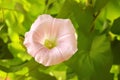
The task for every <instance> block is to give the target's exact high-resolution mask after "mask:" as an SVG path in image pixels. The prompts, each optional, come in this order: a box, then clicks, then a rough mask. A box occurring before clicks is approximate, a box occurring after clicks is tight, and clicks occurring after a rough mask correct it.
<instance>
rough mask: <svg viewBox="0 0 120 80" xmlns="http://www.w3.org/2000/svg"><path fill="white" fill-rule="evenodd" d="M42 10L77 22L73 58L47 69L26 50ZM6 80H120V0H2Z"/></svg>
mask: <svg viewBox="0 0 120 80" xmlns="http://www.w3.org/2000/svg"><path fill="white" fill-rule="evenodd" d="M41 14H50V15H52V16H53V17H56V18H69V19H71V20H72V23H73V25H74V27H75V29H76V33H77V35H78V51H77V53H76V54H75V55H74V56H73V57H72V58H70V59H69V60H68V61H65V62H63V63H61V64H58V65H54V66H50V67H45V66H43V65H41V64H38V63H37V62H35V61H34V59H33V58H32V57H31V56H30V55H28V53H27V52H26V49H25V47H24V46H23V41H24V34H25V32H27V31H28V30H29V29H30V27H31V25H32V23H33V22H34V21H35V19H36V18H37V17H38V16H39V15H41ZM0 80H120V0H0Z"/></svg>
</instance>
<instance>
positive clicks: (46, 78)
mask: <svg viewBox="0 0 120 80" xmlns="http://www.w3.org/2000/svg"><path fill="white" fill-rule="evenodd" d="M29 76H32V77H33V78H35V79H36V80H38V79H39V80H57V79H56V78H55V77H54V76H51V75H49V74H45V73H43V72H40V71H39V70H38V69H34V70H32V71H31V72H30V73H29Z"/></svg>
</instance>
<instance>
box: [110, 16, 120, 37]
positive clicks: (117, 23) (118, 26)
mask: <svg viewBox="0 0 120 80" xmlns="http://www.w3.org/2000/svg"><path fill="white" fill-rule="evenodd" d="M111 32H112V33H114V34H118V35H120V17H118V18H117V19H115V20H114V22H113V25H112V27H111Z"/></svg>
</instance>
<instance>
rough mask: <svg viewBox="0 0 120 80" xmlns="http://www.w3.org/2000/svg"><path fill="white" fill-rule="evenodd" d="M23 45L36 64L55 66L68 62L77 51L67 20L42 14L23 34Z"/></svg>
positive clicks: (73, 35)
mask: <svg viewBox="0 0 120 80" xmlns="http://www.w3.org/2000/svg"><path fill="white" fill-rule="evenodd" d="M24 45H25V46H26V48H27V51H28V53H29V54H30V55H31V56H32V57H34V58H35V60H36V61H37V62H39V63H41V64H43V65H45V66H51V65H55V64H58V63H61V62H63V61H65V60H68V59H69V58H70V57H71V56H72V55H73V54H74V53H75V52H76V51H77V40H76V37H75V29H74V27H73V25H72V23H71V21H70V20H69V19H57V18H53V17H51V16H50V15H47V14H43V15H41V16H39V17H38V18H37V19H36V21H35V22H34V23H33V24H32V26H31V29H30V31H29V32H27V33H26V34H25V40H24Z"/></svg>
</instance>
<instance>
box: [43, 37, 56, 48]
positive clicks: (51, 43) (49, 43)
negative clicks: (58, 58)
mask: <svg viewBox="0 0 120 80" xmlns="http://www.w3.org/2000/svg"><path fill="white" fill-rule="evenodd" d="M44 46H45V47H47V48H48V49H52V48H53V47H55V46H56V43H55V40H48V39H46V40H45V42H44Z"/></svg>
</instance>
